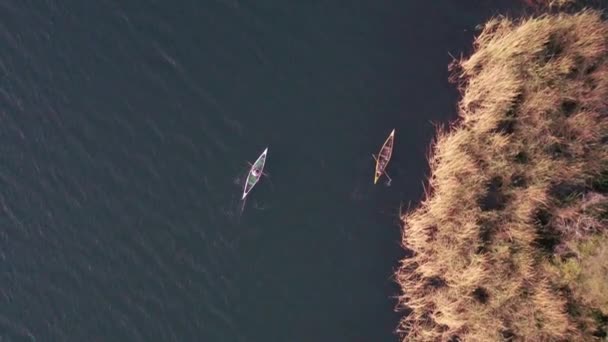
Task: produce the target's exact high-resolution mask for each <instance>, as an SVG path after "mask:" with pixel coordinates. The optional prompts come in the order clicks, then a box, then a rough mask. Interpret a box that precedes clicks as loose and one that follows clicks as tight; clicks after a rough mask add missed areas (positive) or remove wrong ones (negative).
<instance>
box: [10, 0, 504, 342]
mask: <svg viewBox="0 0 608 342" xmlns="http://www.w3.org/2000/svg"><path fill="white" fill-rule="evenodd" d="M509 5H512V4H511V1H506V0H504V1H502V0H501V1H451V0H438V1H422V0H418V1H407V0H405V1H404V0H400V1H396V0H394V1H363V0H354V1H333V2H330V1H325V2H322V1H278V0H267V1H239V0H215V1H211V0H197V1H194V0H184V1H134V0H121V1H118V0H113V1H112V0H99V1H82V0H61V1H60V0H47V1H25V0H5V1H3V2H2V4H0V42H2V49H1V50H0V75H1V76H2V77H1V78H0V265H1V266H0V267H1V268H0V277H1V278H0V340H1V341H260V342H265V341H302V342H305V341H314V342H323V341H373V342H376V341H396V340H397V337H396V336H395V335H394V333H393V331H394V329H395V327H396V326H397V322H398V319H399V317H400V314H399V313H395V312H394V307H395V304H396V300H395V299H394V297H395V296H397V295H398V293H399V292H398V287H397V286H396V284H395V283H394V280H393V279H392V274H393V272H394V269H395V268H396V267H397V266H398V260H399V259H400V258H401V257H402V256H403V255H402V253H403V252H402V250H401V248H400V246H399V241H400V232H399V229H400V228H399V221H398V212H399V208H400V206H402V205H403V206H404V207H407V205H408V203H411V204H410V205H411V206H415V205H416V203H417V201H419V200H420V198H421V194H422V189H423V187H422V185H423V183H424V180H425V177H426V174H427V172H428V170H427V165H426V155H427V151H428V148H429V143H430V141H431V138H432V137H433V134H434V126H433V122H436V123H446V122H448V120H451V119H453V118H455V117H456V103H457V99H458V94H457V90H456V87H455V86H454V85H452V84H449V83H448V81H447V78H448V71H447V64H448V63H449V62H450V60H451V57H450V54H452V55H454V56H458V55H460V53H463V52H464V53H465V54H466V53H469V52H470V50H471V46H472V39H473V35H474V33H475V31H474V30H475V26H476V25H477V24H480V23H482V22H484V21H485V20H486V19H487V18H488V17H489V16H491V15H493V14H497V13H501V12H504V9H505V8H506V6H509ZM393 128H396V130H397V134H396V140H395V148H394V154H393V159H392V161H391V163H390V164H389V167H388V172H389V174H390V176H391V177H392V179H393V182H392V184H391V185H390V186H386V184H385V179H383V180H382V182H381V184H377V185H375V186H374V185H373V184H372V179H373V166H374V162H373V160H372V157H371V154H372V153H376V152H377V150H378V149H379V147H380V145H381V144H382V143H383V142H384V139H385V138H386V136H387V135H388V133H389V132H390V131H391V130H392V129H393ZM267 146H268V147H269V152H268V159H267V162H266V171H267V173H268V174H269V177H266V178H263V179H262V180H261V181H260V183H259V184H258V185H257V186H256V187H255V188H254V189H253V191H252V192H251V193H250V195H249V197H248V200H247V202H246V205H245V207H244V210H243V211H242V213H241V202H240V200H239V199H240V195H241V192H242V182H243V180H244V176H245V174H246V172H247V170H248V167H249V166H248V164H247V162H253V161H254V160H255V159H256V158H257V156H258V154H259V153H261V152H262V150H263V149H264V148H265V147H267Z"/></svg>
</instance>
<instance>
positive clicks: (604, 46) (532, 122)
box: [396, 10, 608, 341]
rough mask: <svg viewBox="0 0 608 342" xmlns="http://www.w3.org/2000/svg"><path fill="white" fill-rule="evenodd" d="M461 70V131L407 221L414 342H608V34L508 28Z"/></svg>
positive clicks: (579, 28) (407, 288) (408, 325)
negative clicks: (597, 341)
mask: <svg viewBox="0 0 608 342" xmlns="http://www.w3.org/2000/svg"><path fill="white" fill-rule="evenodd" d="M451 69H452V72H453V75H454V80H455V81H456V82H457V83H458V85H459V88H460V89H461V95H462V97H461V100H460V103H459V119H458V120H457V122H456V123H455V124H454V125H452V126H451V128H450V129H448V130H440V131H439V133H438V134H437V138H436V142H435V143H434V145H433V149H432V150H433V154H432V157H431V158H430V160H429V163H430V169H431V176H430V178H429V181H428V186H427V189H428V190H427V191H426V198H425V199H424V200H423V201H422V203H421V205H420V206H419V207H418V208H417V209H414V210H413V211H411V212H409V213H406V214H404V215H403V217H402V220H403V222H404V225H403V229H402V245H403V247H404V249H405V250H406V251H407V254H408V255H409V254H411V256H408V257H406V258H405V259H403V260H402V261H401V266H400V268H399V269H398V270H397V272H396V279H397V282H398V283H399V285H400V287H401V291H402V293H401V296H400V298H399V309H400V310H401V312H402V313H403V314H404V316H405V317H403V319H402V321H401V323H400V325H399V328H398V332H399V333H400V335H401V337H402V339H403V341H428V340H431V341H435V340H437V341H503V340H507V341H518V340H524V339H525V340H533V341H543V340H563V339H566V340H577V341H579V340H580V341H587V340H593V339H595V338H605V337H606V335H607V334H608V275H606V272H602V269H604V268H608V217H607V215H606V212H607V211H608V148H607V147H606V145H608V22H606V21H604V19H603V18H602V14H601V13H600V12H597V11H594V10H583V11H579V12H576V13H569V14H566V13H552V14H545V15H539V16H535V17H526V18H522V19H509V18H505V17H497V18H494V19H491V20H489V21H488V22H487V23H486V24H485V25H484V27H483V30H482V31H481V33H480V34H479V35H478V36H477V38H476V41H475V44H474V52H473V54H472V55H471V56H470V57H469V58H468V59H465V60H461V61H457V62H455V63H454V64H453V65H452V66H451ZM410 251H411V252H410Z"/></svg>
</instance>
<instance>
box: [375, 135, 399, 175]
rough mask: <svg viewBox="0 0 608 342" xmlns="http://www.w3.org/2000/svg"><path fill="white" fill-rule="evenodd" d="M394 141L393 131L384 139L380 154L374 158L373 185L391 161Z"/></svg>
mask: <svg viewBox="0 0 608 342" xmlns="http://www.w3.org/2000/svg"><path fill="white" fill-rule="evenodd" d="M394 141H395V130H394V129H393V131H392V132H391V134H390V135H389V136H388V138H386V141H385V142H384V144H383V145H382V148H381V149H380V153H378V156H377V157H375V159H376V172H375V173H374V184H376V183H377V182H378V179H379V178H380V177H382V175H383V174H384V170H385V169H386V166H387V165H388V162H389V161H390V160H391V156H392V155H393V142H394Z"/></svg>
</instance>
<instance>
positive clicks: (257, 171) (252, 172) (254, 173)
mask: <svg viewBox="0 0 608 342" xmlns="http://www.w3.org/2000/svg"><path fill="white" fill-rule="evenodd" d="M251 174H252V175H253V176H254V177H256V178H257V177H259V176H260V170H258V169H253V170H252V171H251Z"/></svg>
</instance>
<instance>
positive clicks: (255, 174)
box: [242, 147, 268, 199]
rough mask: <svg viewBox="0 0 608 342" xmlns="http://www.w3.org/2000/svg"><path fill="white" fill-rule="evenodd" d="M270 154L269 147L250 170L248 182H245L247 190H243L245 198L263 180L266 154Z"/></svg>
mask: <svg viewBox="0 0 608 342" xmlns="http://www.w3.org/2000/svg"><path fill="white" fill-rule="evenodd" d="M267 153H268V147H266V149H265V150H264V152H262V154H260V156H259V157H258V159H257V160H256V161H255V163H253V165H251V169H250V170H249V174H248V175H247V180H246V181H245V189H244V190H243V198H242V199H245V197H247V194H248V193H249V191H251V189H253V187H254V186H255V185H256V184H257V182H258V181H259V180H260V178H262V171H264V164H265V163H266V154H267Z"/></svg>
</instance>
